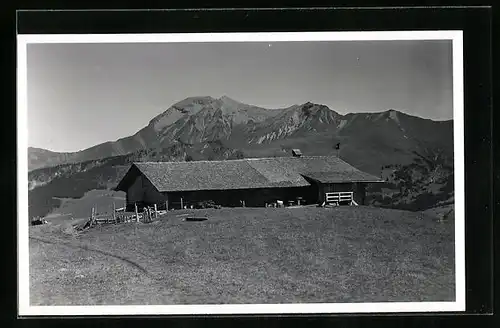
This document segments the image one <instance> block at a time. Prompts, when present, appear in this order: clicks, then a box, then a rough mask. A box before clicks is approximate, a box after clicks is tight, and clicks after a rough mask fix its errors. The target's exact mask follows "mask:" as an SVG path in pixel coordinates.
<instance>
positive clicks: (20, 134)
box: [17, 30, 465, 316]
mask: <svg viewBox="0 0 500 328" xmlns="http://www.w3.org/2000/svg"><path fill="white" fill-rule="evenodd" d="M406 40H449V41H452V53H453V135H454V137H453V138H454V140H453V141H454V176H455V301H454V302H380V303H293V304H203V305H116V306H115V305H110V306H108V305H98V306H31V305H30V303H29V284H30V281H29V280H30V279H29V238H28V237H29V226H28V225H27V224H26V222H27V221H28V220H27V219H28V154H27V149H28V124H27V122H28V120H27V118H28V117H27V113H28V107H27V105H28V104H27V45H28V44H34V43H59V44H60V43H164V42H173V43H187V42H293V41H406ZM463 83H464V81H463V32H462V31H461V30H446V31H445V30H443V31H381V32H379V31H376V32H374V31H370V32H278V33H274V32H261V33H175V34H83V35H75V34H45V35H30V34H18V35H17V163H18V166H17V182H18V183H17V186H18V187H17V188H18V190H17V192H18V194H17V195H18V196H17V197H18V198H17V206H18V212H17V213H18V217H17V219H18V221H17V223H18V226H17V228H18V236H17V237H18V240H17V242H18V315H20V316H68V315H74V316H76V315H221V314H314V313H321V314H333V313H339V314H340V313H343V314H348V313H415V312H423V313H426V312H461V311H465V169H464V161H465V158H464V101H463Z"/></svg>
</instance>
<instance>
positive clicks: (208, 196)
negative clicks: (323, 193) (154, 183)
mask: <svg viewBox="0 0 500 328" xmlns="http://www.w3.org/2000/svg"><path fill="white" fill-rule="evenodd" d="M168 194H169V195H168V199H169V204H172V206H173V208H180V199H181V197H182V200H183V204H184V205H187V206H189V205H195V204H196V203H197V202H200V201H206V200H212V201H214V202H215V203H216V204H218V205H222V206H227V207H239V206H241V203H240V201H242V200H244V201H245V206H247V207H261V206H265V204H266V203H268V204H269V203H272V202H276V201H277V200H281V201H284V202H287V201H288V200H293V201H296V199H297V197H302V198H303V199H304V200H305V201H306V202H308V203H309V204H315V203H316V202H317V194H316V192H315V191H314V189H312V188H311V187H294V188H265V189H264V188H263V189H241V190H200V191H186V192H173V193H168Z"/></svg>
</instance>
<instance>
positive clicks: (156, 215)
mask: <svg viewBox="0 0 500 328" xmlns="http://www.w3.org/2000/svg"><path fill="white" fill-rule="evenodd" d="M155 219H158V206H156V204H155Z"/></svg>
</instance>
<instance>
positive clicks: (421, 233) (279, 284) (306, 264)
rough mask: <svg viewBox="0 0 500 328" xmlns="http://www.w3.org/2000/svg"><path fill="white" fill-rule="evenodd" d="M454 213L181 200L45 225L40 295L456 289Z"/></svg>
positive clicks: (243, 297) (79, 300)
mask: <svg viewBox="0 0 500 328" xmlns="http://www.w3.org/2000/svg"><path fill="white" fill-rule="evenodd" d="M182 214H191V215H195V216H203V217H207V218H208V220H206V221H202V222H186V221H185V220H184V218H185V216H182ZM453 225H454V224H453V220H451V221H448V222H445V223H439V222H437V221H436V220H435V219H434V218H433V217H431V216H426V215H424V214H422V213H414V212H405V211H396V210H389V209H379V208H370V207H363V206H360V207H339V208H331V209H324V208H316V207H303V208H283V209H274V208H272V209H271V208H233V209H220V210H182V211H171V212H169V213H167V214H166V215H164V216H162V217H161V218H160V219H159V220H158V221H156V222H153V223H149V224H144V223H139V224H137V223H125V224H119V225H107V226H102V227H96V228H92V229H90V230H88V231H86V232H84V233H81V234H75V233H74V232H73V231H72V230H71V228H70V226H69V225H67V224H64V223H62V224H48V225H44V226H33V227H30V279H31V282H30V283H31V284H30V294H31V295H30V297H31V304H32V305H101V304H106V305H121V304H136V305H139V304H141V305H150V304H200V303H212V304H215V303H289V302H293V303H298V302H307V303H309V302H384V301H453V300H454V293H455V287H454V280H455V277H454V229H453Z"/></svg>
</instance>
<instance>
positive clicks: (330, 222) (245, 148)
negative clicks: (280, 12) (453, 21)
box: [18, 31, 465, 315]
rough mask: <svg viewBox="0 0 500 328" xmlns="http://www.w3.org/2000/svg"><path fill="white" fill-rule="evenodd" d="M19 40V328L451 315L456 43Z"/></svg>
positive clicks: (457, 178) (460, 237)
mask: <svg viewBox="0 0 500 328" xmlns="http://www.w3.org/2000/svg"><path fill="white" fill-rule="evenodd" d="M18 45H19V48H18V56H19V57H18V58H19V66H18V83H19V84H18V145H19V154H20V155H19V159H18V163H19V171H18V172H19V176H18V179H19V181H20V182H19V199H18V202H19V217H18V219H19V222H18V229H19V275H20V276H19V279H20V287H19V288H20V290H19V293H20V294H19V295H20V296H19V304H20V309H22V310H23V311H24V312H25V313H26V314H40V313H49V314H57V315H65V314H134V313H146V314H195V313H203V314H212V313H213V314H218V313H250V314H251V313H316V312H317V313H340V312H342V313H346V312H355V313H357V312H416V311H420V312H422V311H463V310H465V259H464V168H463V161H464V160H463V154H464V151H463V103H462V102H463V100H462V97H463V95H462V92H463V91H462V83H463V81H462V79H463V77H462V69H463V68H462V43H461V33H460V32H459V31H419V32H412V31H404V32H398V31H394V32H297V33H288V32H287V33H285V32H282V33H211V34H203V33H199V34H196V33H192V34H190V33H186V34H157V35H148V34H142V35H125V34H123V35H52V36H51V35H24V36H23V35H19V36H18ZM26 177H27V181H26ZM23 282H24V283H23ZM72 311H74V312H72Z"/></svg>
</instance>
